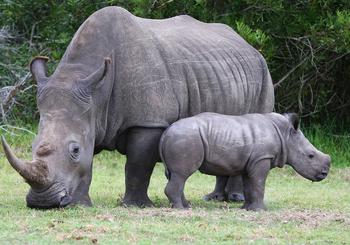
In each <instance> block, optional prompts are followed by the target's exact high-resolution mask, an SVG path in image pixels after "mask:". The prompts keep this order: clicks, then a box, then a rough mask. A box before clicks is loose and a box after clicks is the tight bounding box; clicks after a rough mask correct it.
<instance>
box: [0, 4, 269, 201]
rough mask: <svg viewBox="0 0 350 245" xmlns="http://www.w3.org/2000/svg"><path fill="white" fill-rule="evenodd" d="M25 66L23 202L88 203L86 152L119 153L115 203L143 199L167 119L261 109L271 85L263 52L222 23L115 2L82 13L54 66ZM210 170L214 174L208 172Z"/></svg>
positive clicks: (18, 164) (19, 163)
mask: <svg viewBox="0 0 350 245" xmlns="http://www.w3.org/2000/svg"><path fill="white" fill-rule="evenodd" d="M46 61H47V58H46V57H36V58H35V59H34V60H33V61H32V62H31V65H30V68H31V72H32V74H33V76H34V78H35V80H36V81H37V83H38V93H37V104H38V108H39V111H40V122H39V132H38V135H37V137H36V139H35V140H34V142H33V144H32V151H33V160H32V161H31V162H27V161H23V160H20V159H18V158H17V157H16V156H15V155H14V154H13V152H12V151H11V149H10V148H9V146H8V145H7V144H6V141H4V140H3V146H4V150H5V153H6V156H7V159H8V160H9V162H10V163H11V165H12V166H13V167H14V169H16V170H17V171H18V172H19V174H21V175H22V176H23V177H24V179H26V181H27V182H28V184H29V185H30V186H31V189H30V191H29V193H28V195H27V199H26V201H27V205H28V207H32V208H54V207H64V206H66V205H68V204H76V203H79V204H84V205H91V201H90V198H89V194H88V192H89V186H90V182H91V175H92V172H91V171H92V161H93V155H94V154H97V153H99V152H100V151H102V150H104V149H106V150H118V151H119V152H120V153H122V154H125V155H126V157H127V162H126V166H125V174H126V191H125V196H124V203H125V204H131V205H132V204H133V205H135V204H136V205H149V204H151V201H150V199H149V198H148V196H147V188H148V185H149V180H150V176H151V173H152V171H153V168H154V165H155V163H156V162H157V161H159V160H160V158H159V153H158V143H159V139H160V136H161V134H162V132H163V131H164V129H165V128H166V127H168V126H169V125H170V124H171V123H173V122H175V121H177V120H179V119H181V118H185V117H189V116H193V115H196V114H198V113H200V112H206V111H209V112H217V113H223V114H232V115H236V114H244V113H249V112H250V113H252V112H261V113H264V112H270V111H272V109H273V104H274V93H273V86H272V82H271V77H270V74H269V71H268V68H267V66H266V62H265V60H264V59H263V57H262V56H261V55H260V54H259V52H258V51H256V50H255V49H254V48H253V47H251V46H250V45H249V44H248V43H247V42H246V41H244V40H243V39H242V38H241V37H240V36H239V35H238V34H237V33H235V32H234V31H233V30H232V29H231V28H229V27H228V26H226V25H222V24H206V23H203V22H200V21H198V20H195V19H194V18H192V17H190V16H177V17H174V18H169V19H164V20H150V19H143V18H139V17H136V16H134V15H132V14H131V13H129V12H128V11H127V10H125V9H123V8H119V7H107V8H104V9H101V10H99V11H97V12H95V13H94V14H92V15H91V16H90V17H89V18H88V19H87V20H86V21H85V22H84V23H83V24H82V25H81V26H80V28H79V30H78V31H77V32H76V34H75V35H74V37H73V39H72V41H71V42H70V44H69V46H68V48H67V50H66V52H65V54H64V56H63V58H62V59H61V61H60V63H59V65H58V67H57V69H56V70H55V72H54V74H53V75H51V76H50V77H48V76H47V74H46V65H45V64H46ZM218 179H220V178H218Z"/></svg>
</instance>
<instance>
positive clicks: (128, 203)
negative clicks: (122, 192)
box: [122, 197, 154, 208]
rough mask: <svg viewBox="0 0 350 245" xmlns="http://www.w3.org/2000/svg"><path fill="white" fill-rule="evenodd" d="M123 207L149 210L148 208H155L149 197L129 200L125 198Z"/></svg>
mask: <svg viewBox="0 0 350 245" xmlns="http://www.w3.org/2000/svg"><path fill="white" fill-rule="evenodd" d="M122 205H123V206H124V207H133V206H136V207H139V208H147V207H154V204H153V202H152V201H151V200H150V199H149V198H148V197H147V198H141V199H129V198H124V200H123V202H122Z"/></svg>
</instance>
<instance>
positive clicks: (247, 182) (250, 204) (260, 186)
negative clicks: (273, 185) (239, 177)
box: [242, 159, 270, 211]
mask: <svg viewBox="0 0 350 245" xmlns="http://www.w3.org/2000/svg"><path fill="white" fill-rule="evenodd" d="M269 170H270V160H269V159H263V160H260V161H259V162H256V163H254V165H253V166H252V167H251V168H250V169H248V170H247V172H246V173H245V174H244V175H243V186H244V197H245V202H244V205H243V207H242V208H244V209H246V210H254V211H258V210H265V209H266V208H265V205H264V192H265V182H266V178H267V174H268V172H269Z"/></svg>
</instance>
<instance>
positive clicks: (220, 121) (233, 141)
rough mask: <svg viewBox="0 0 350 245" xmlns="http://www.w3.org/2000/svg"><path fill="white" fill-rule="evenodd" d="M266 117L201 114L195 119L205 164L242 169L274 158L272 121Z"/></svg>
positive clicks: (275, 137)
mask: <svg viewBox="0 0 350 245" xmlns="http://www.w3.org/2000/svg"><path fill="white" fill-rule="evenodd" d="M266 115H268V114H266ZM266 115H262V114H248V115H243V116H229V115H219V114H216V113H201V114H199V115H197V116H195V118H196V120H197V123H198V127H199V131H200V132H201V135H202V140H203V145H204V147H205V159H206V162H208V163H221V164H223V165H227V166H231V167H232V168H235V167H236V170H239V169H240V170H242V167H243V168H244V167H245V165H246V164H247V163H250V162H251V163H253V162H255V161H256V160H258V159H261V158H272V157H274V156H276V155H277V154H278V153H279V151H280V147H281V146H280V144H279V138H278V135H277V133H276V130H275V128H274V126H273V124H272V121H271V120H270V119H268V116H266ZM185 120H186V119H185Z"/></svg>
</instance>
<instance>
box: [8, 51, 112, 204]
mask: <svg viewBox="0 0 350 245" xmlns="http://www.w3.org/2000/svg"><path fill="white" fill-rule="evenodd" d="M47 60H48V59H47V58H46V57H36V58H35V59H34V60H33V61H32V62H31V65H30V68H31V72H32V74H33V76H34V78H35V80H36V81H37V84H38V95H37V104H38V108H39V112H40V122H39V130H38V135H37V137H36V138H35V140H34V141H33V144H32V157H33V160H31V161H27V160H22V159H19V158H17V157H16V156H15V154H14V153H13V151H12V150H11V149H10V147H9V145H8V144H7V143H6V140H5V139H4V138H2V144H3V148H4V152H5V154H6V157H7V159H8V161H9V163H10V164H11V165H12V167H13V168H14V169H15V170H16V171H17V172H18V173H19V174H20V175H21V176H22V177H23V178H24V179H25V180H26V182H27V183H28V184H29V185H30V187H31V188H30V190H29V193H28V194H27V198H26V201H27V206H28V207H31V208H43V209H44V208H57V207H65V206H67V205H69V204H76V203H79V204H83V205H91V201H90V198H89V194H88V190H89V185H90V183H91V170H92V158H93V150H94V142H95V118H94V115H95V112H94V111H95V110H96V109H95V107H94V106H93V105H92V96H91V95H92V91H93V90H94V88H95V86H96V85H97V83H98V82H99V81H101V80H102V78H103V77H104V75H105V73H106V69H107V66H108V63H109V60H108V59H105V61H104V62H102V63H103V64H102V65H101V66H100V67H99V68H98V69H97V70H95V71H92V73H91V74H90V75H87V76H84V78H79V79H77V78H76V77H75V78H73V76H72V77H70V76H69V75H68V74H66V76H63V77H65V79H66V81H62V78H61V81H55V80H57V77H54V76H53V77H47V75H46V61H47ZM72 80H73V81H72ZM60 84H62V86H60ZM67 84H70V85H69V87H67Z"/></svg>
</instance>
